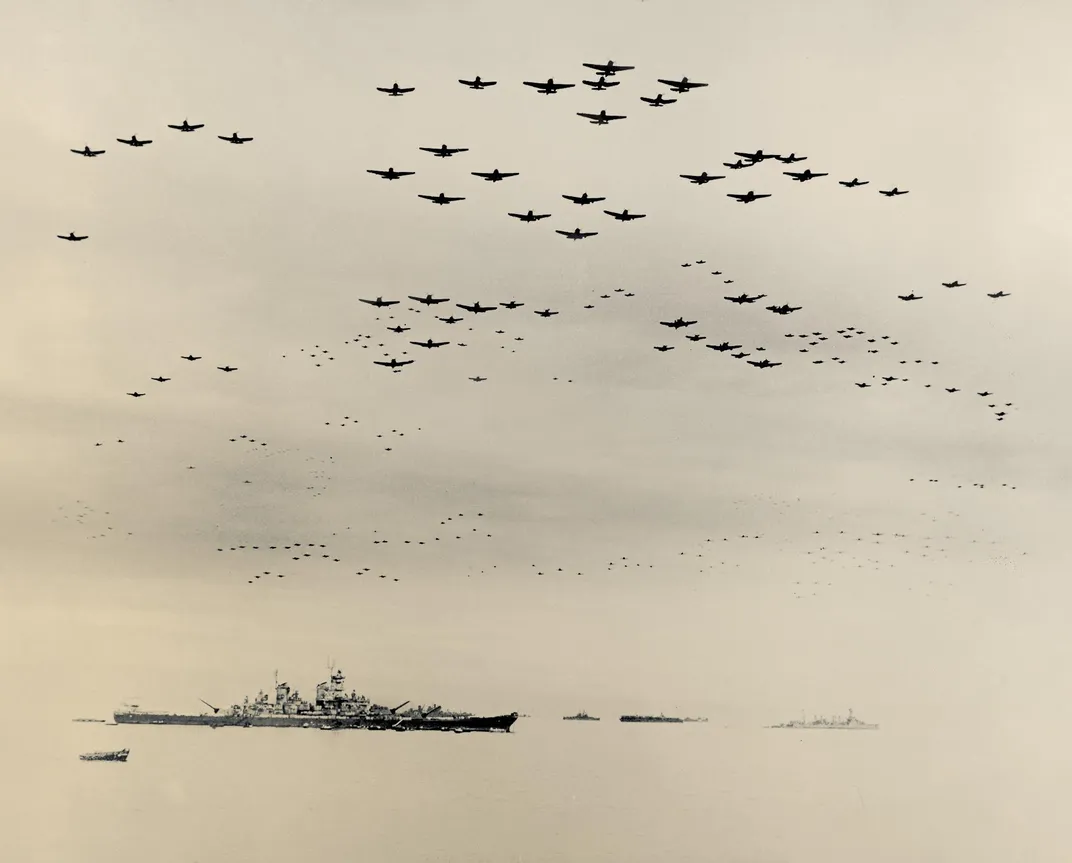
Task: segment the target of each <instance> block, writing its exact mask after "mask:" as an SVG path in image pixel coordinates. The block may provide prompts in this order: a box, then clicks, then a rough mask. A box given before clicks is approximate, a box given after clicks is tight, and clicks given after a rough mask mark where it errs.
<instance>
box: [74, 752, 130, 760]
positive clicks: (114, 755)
mask: <svg viewBox="0 0 1072 863" xmlns="http://www.w3.org/2000/svg"><path fill="white" fill-rule="evenodd" d="M128 755H130V750H129V749H117V750H116V751H114V752H86V753H85V754H84V755H79V756H78V757H79V758H81V759H82V760H83V761H126V760H127V756H128Z"/></svg>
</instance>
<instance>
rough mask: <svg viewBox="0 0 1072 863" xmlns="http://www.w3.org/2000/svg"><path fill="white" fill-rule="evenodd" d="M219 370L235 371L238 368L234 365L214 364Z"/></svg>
mask: <svg viewBox="0 0 1072 863" xmlns="http://www.w3.org/2000/svg"><path fill="white" fill-rule="evenodd" d="M216 368H218V369H219V370H220V371H221V372H237V371H238V369H237V368H235V367H234V366H216Z"/></svg>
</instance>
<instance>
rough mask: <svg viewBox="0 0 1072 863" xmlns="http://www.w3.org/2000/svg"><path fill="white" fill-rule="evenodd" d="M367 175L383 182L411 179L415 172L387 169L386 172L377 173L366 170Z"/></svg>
mask: <svg viewBox="0 0 1072 863" xmlns="http://www.w3.org/2000/svg"><path fill="white" fill-rule="evenodd" d="M366 170H367V172H368V173H369V174H376V175H377V176H380V177H383V178H384V179H385V180H397V179H398V178H399V177H412V176H413V175H414V174H415V173H417V172H416V171H396V170H395V169H394V168H388V169H387V170H386V171H377V170H376V169H375V168H368V169H366Z"/></svg>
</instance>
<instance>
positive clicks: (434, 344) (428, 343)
mask: <svg viewBox="0 0 1072 863" xmlns="http://www.w3.org/2000/svg"><path fill="white" fill-rule="evenodd" d="M410 344H411V345H416V346H417V347H419V348H441V347H443V345H449V344H450V342H433V341H432V340H431V339H429V340H428V341H426V342H410Z"/></svg>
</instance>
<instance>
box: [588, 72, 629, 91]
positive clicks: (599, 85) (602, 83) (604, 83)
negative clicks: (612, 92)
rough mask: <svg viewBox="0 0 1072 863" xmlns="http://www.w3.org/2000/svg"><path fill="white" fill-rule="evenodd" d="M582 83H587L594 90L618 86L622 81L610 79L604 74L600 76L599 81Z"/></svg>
mask: <svg viewBox="0 0 1072 863" xmlns="http://www.w3.org/2000/svg"><path fill="white" fill-rule="evenodd" d="M581 83H582V84H587V85H588V86H589V87H591V88H592V89H593V90H606V89H607V88H608V87H617V86H618V85H619V84H621V83H622V82H621V81H608V80H607V79H606V78H604V77H603V76H602V75H600V76H599V80H598V81H584V80H582V81H581Z"/></svg>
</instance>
